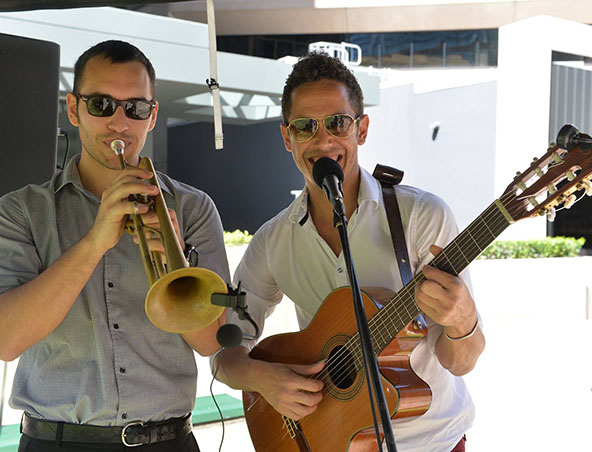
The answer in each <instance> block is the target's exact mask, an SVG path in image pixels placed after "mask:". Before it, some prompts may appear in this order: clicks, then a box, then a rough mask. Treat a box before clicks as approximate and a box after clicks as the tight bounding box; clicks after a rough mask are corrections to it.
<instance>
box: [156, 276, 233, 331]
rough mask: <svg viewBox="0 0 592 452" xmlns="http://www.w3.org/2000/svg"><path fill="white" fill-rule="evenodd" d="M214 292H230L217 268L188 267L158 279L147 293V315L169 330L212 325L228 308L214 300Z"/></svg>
mask: <svg viewBox="0 0 592 452" xmlns="http://www.w3.org/2000/svg"><path fill="white" fill-rule="evenodd" d="M213 293H228V287H227V286H226V283H225V282H224V281H223V280H222V278H220V276H218V275H217V274H216V273H214V272H213V271H210V270H207V269H205V268H196V267H186V268H179V269H177V270H173V271H172V272H170V273H167V274H165V275H163V276H162V277H161V278H159V279H158V281H156V282H155V283H154V284H153V285H152V287H151V288H150V291H149V292H148V295H147V296H146V306H145V308H146V315H147V316H148V318H149V319H150V321H151V322H152V323H153V324H154V325H156V326H157V327H158V328H160V329H161V330H164V331H168V332H169V333H188V332H190V331H195V330H199V329H202V328H205V327H206V326H208V325H210V324H211V323H212V322H214V321H215V320H217V319H218V317H220V316H221V315H222V313H223V312H224V307H223V306H217V305H214V304H212V303H211V296H212V294H213Z"/></svg>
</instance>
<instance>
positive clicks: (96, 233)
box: [87, 167, 158, 252]
mask: <svg viewBox="0 0 592 452" xmlns="http://www.w3.org/2000/svg"><path fill="white" fill-rule="evenodd" d="M151 177H152V173H151V172H150V171H146V170H144V169H141V168H135V167H128V168H126V169H124V170H123V171H121V172H119V174H118V175H117V176H116V177H115V179H113V182H112V183H111V184H110V185H109V186H108V187H107V188H106V189H105V190H104V191H103V194H102V196H101V204H100V205H99V211H98V213H97V217H96V218H95V221H94V224H93V225H92V227H91V229H90V230H89V232H88V234H87V238H89V239H90V240H91V242H92V243H94V244H95V245H96V246H97V247H100V248H102V251H103V252H106V251H107V250H109V249H111V248H113V247H114V246H115V245H116V244H117V242H119V239H120V237H121V234H122V233H123V229H124V226H125V222H126V220H127V218H128V215H131V214H133V213H138V214H140V215H141V214H144V213H146V212H147V211H148V209H149V206H147V205H143V204H141V203H137V202H134V201H130V200H129V195H135V194H146V195H148V196H154V195H155V194H157V193H158V188H157V187H155V186H154V185H151V184H146V183H145V182H144V181H143V180H145V179H150V178H151Z"/></svg>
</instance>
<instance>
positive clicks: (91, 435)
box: [21, 413, 192, 447]
mask: <svg viewBox="0 0 592 452" xmlns="http://www.w3.org/2000/svg"><path fill="white" fill-rule="evenodd" d="M191 429H192V424H191V413H189V414H187V415H185V416H183V417H182V418H173V419H168V420H166V421H161V422H146V423H144V422H141V421H135V422H130V423H128V424H126V425H124V426H123V427H102V426H99V425H85V424H68V423H65V422H53V421H42V420H40V419H35V418H33V417H31V416H29V415H28V414H27V413H25V415H24V416H23V420H22V423H21V433H24V434H25V435H27V436H29V437H31V438H35V439H40V440H46V441H57V442H60V443H61V442H62V441H63V442H71V443H103V444H107V443H111V444H116V443H119V444H124V445H125V446H127V447H134V446H142V445H145V444H153V443H158V442H161V441H169V440H172V439H175V438H177V437H178V436H184V435H186V434H188V433H190V432H191Z"/></svg>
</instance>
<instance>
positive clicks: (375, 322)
mask: <svg viewBox="0 0 592 452" xmlns="http://www.w3.org/2000/svg"><path fill="white" fill-rule="evenodd" d="M491 207H492V206H490V207H489V208H488V209H487V210H491ZM487 210H486V211H487ZM490 214H491V212H490ZM493 214H495V211H494V212H493ZM482 218H483V217H482ZM501 220H502V221H501V224H498V225H497V226H498V227H499V226H500V225H502V226H504V228H503V229H505V227H507V225H508V223H507V221H505V223H506V224H505V225H504V219H503V218H501ZM490 225H491V226H492V227H493V228H494V229H497V228H496V226H494V225H493V223H490ZM485 226H486V228H487V225H485ZM469 229H470V226H469V227H468V228H467V229H465V230H464V231H463V232H462V233H461V234H460V235H459V238H460V239H461V241H462V240H463V237H462V235H463V234H464V233H465V232H467V231H468V230H469ZM503 229H502V230H503ZM476 232H477V231H476ZM481 232H483V231H481ZM469 235H470V234H469ZM489 235H491V231H490V234H489ZM498 235H499V234H498ZM496 236H497V235H496ZM469 238H470V240H472V241H473V242H474V243H476V242H475V241H474V238H472V237H469ZM477 249H479V247H477ZM451 250H453V251H454V249H453V248H451ZM481 251H482V250H481ZM459 253H460V254H462V251H460V250H458V252H457V253H456V256H454V252H453V253H451V254H450V257H451V259H452V260H453V261H455V262H456V260H457V259H458V256H459ZM478 254H479V253H478ZM478 254H477V255H478ZM439 256H441V255H439ZM463 258H464V260H465V261H467V259H466V256H464V255H463ZM440 260H443V259H440ZM431 263H436V264H437V262H436V258H435V259H433V260H432V262H431ZM469 263H470V262H469ZM457 265H458V264H457ZM452 267H453V269H454V265H452ZM424 280H425V277H424V275H423V273H421V272H420V273H418V275H416V277H415V278H413V279H412V280H411V281H410V282H409V283H408V284H407V285H406V286H405V287H404V288H403V289H402V290H401V291H399V292H398V293H397V294H396V295H395V297H393V298H392V299H391V300H390V301H389V302H388V303H387V304H386V305H385V306H384V308H383V309H381V310H380V311H379V312H378V313H376V314H375V315H374V316H373V317H372V318H371V319H370V321H369V322H368V323H369V329H370V331H371V335H372V336H373V337H377V335H376V332H377V330H380V328H381V322H382V329H384V320H390V321H391V323H393V317H394V315H393V314H396V317H398V318H399V320H400V324H399V325H398V326H397V329H398V330H401V329H402V328H404V327H405V325H407V324H408V323H409V322H404V321H403V320H402V319H401V314H402V313H403V310H405V311H406V313H407V315H408V317H410V320H409V321H411V320H413V318H414V317H415V316H416V315H417V314H419V313H420V312H421V311H420V309H419V308H418V307H417V305H416V304H415V302H414V300H413V297H412V296H411V293H414V289H415V286H416V285H417V283H419V282H423V281H424ZM397 298H398V300H397ZM404 298H407V299H408V300H405V299H404ZM396 301H399V302H401V303H396ZM409 305H411V307H412V308H414V310H415V311H416V312H415V313H414V314H413V315H412V316H410V315H409V314H410V313H409ZM393 309H394V310H395V312H394V313H393V312H391V311H392V310H393ZM392 339H394V337H393V338H392ZM392 339H391V340H389V341H384V338H383V342H384V344H385V345H388V344H389V343H390V342H392ZM359 342H360V341H359V334H354V335H352V337H350V339H349V340H348V341H347V342H346V343H345V344H344V349H345V350H347V351H349V352H350V353H349V355H350V356H351V358H352V359H353V360H354V363H355V364H357V369H354V370H356V371H357V370H359V368H360V356H361V352H360V347H359ZM375 342H376V341H375ZM377 348H381V347H377ZM352 349H353V352H352ZM347 351H344V353H338V354H336V355H335V358H334V359H330V360H329V361H331V362H330V363H329V364H330V365H335V364H337V365H340V364H341V365H342V364H343V357H344V355H345V354H346V353H347ZM340 352H341V350H340ZM339 354H341V356H338V355H339ZM331 358H333V357H331ZM339 358H342V360H341V362H340V361H339ZM356 360H357V363H356V362H355V361H356ZM341 369H343V370H342V372H341V374H337V375H335V376H334V377H333V378H332V379H331V380H333V381H334V382H335V381H336V383H334V384H336V385H337V386H339V384H340V383H342V382H343V381H344V379H345V378H346V377H347V376H349V375H351V373H352V369H351V368H348V367H346V366H343V365H342V367H341ZM323 370H325V369H323ZM327 373H328V369H327V371H326V372H323V371H321V372H320V373H319V374H318V376H320V377H321V378H322V379H323V381H325V377H326V376H327ZM321 374H323V375H321ZM329 376H330V375H329ZM313 378H314V376H313Z"/></svg>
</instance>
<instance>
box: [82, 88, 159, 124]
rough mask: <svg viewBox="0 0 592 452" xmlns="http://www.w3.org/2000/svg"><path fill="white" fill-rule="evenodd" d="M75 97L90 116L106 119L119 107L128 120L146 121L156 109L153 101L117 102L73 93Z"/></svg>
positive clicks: (106, 98) (133, 100) (105, 97)
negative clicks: (82, 103)
mask: <svg viewBox="0 0 592 452" xmlns="http://www.w3.org/2000/svg"><path fill="white" fill-rule="evenodd" d="M74 95H75V96H76V97H78V98H79V99H81V100H82V101H83V102H84V103H85V104H86V111H88V113H89V114H90V115H92V116H98V117H107V116H113V115H114V114H115V111H116V110H117V107H119V106H120V105H121V107H123V111H124V113H125V116H127V117H128V118H130V119H148V118H149V117H150V115H151V114H152V110H154V107H156V102H154V101H153V100H143V99H130V100H117V99H112V98H110V97H107V96H90V97H86V96H83V95H82V94H78V93H74Z"/></svg>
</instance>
